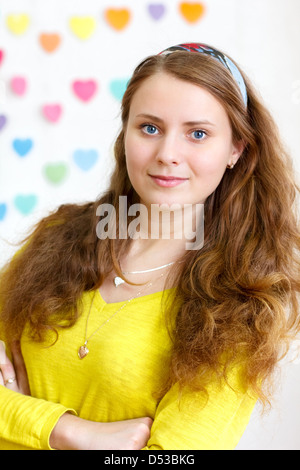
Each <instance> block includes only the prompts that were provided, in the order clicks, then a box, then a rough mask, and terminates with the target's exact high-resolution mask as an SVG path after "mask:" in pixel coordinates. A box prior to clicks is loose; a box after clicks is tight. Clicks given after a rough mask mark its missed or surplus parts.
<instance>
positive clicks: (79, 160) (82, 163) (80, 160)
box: [73, 150, 99, 171]
mask: <svg viewBox="0 0 300 470" xmlns="http://www.w3.org/2000/svg"><path fill="white" fill-rule="evenodd" d="M98 158H99V154H98V152H97V150H75V152H74V153H73V159H74V162H75V163H76V165H77V166H79V168H80V169H81V170H83V171H88V170H90V169H91V168H92V167H93V166H94V165H95V163H96V161H97V160H98Z"/></svg>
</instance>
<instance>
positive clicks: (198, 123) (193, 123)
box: [136, 113, 215, 127]
mask: <svg viewBox="0 0 300 470" xmlns="http://www.w3.org/2000/svg"><path fill="white" fill-rule="evenodd" d="M136 118H144V119H150V120H151V121H156V122H159V123H162V122H164V121H163V119H161V118H159V117H157V116H154V115H153V114H145V113H141V114H137V115H136ZM183 124H184V125H186V126H203V125H206V126H213V127H215V124H213V123H212V122H210V121H208V120H207V119H201V120H199V121H187V122H184V123H183Z"/></svg>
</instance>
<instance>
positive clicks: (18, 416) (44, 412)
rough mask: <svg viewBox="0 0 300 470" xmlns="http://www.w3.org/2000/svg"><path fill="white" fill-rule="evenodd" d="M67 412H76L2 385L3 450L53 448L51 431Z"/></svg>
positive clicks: (0, 433) (0, 437)
mask: <svg viewBox="0 0 300 470" xmlns="http://www.w3.org/2000/svg"><path fill="white" fill-rule="evenodd" d="M66 412H71V413H74V414H76V413H75V411H74V410H71V409H68V408H66V407H64V406H62V405H60V404H57V403H50V402H47V401H45V400H40V399H37V398H33V397H30V396H26V395H22V394H20V393H17V392H13V391H12V390H9V389H7V388H5V387H3V386H0V450H22V449H23V450H25V449H36V450H51V447H50V445H49V438H50V435H51V432H52V430H53V428H54V426H55V424H56V423H57V421H58V419H59V418H60V417H61V416H62V415H63V414H64V413H66Z"/></svg>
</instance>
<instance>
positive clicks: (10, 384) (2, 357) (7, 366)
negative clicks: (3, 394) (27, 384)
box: [0, 341, 19, 391]
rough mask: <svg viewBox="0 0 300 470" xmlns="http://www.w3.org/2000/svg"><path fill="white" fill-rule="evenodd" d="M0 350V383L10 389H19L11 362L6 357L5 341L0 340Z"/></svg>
mask: <svg viewBox="0 0 300 470" xmlns="http://www.w3.org/2000/svg"><path fill="white" fill-rule="evenodd" d="M0 351H1V353H0V368H1V375H2V380H1V382H2V383H1V385H4V386H5V387H6V388H9V389H11V390H15V391H19V390H18V384H17V380H16V374H15V369H14V366H13V364H12V363H11V361H10V360H9V359H8V357H7V354H6V350H5V343H4V342H3V341H1V342H0Z"/></svg>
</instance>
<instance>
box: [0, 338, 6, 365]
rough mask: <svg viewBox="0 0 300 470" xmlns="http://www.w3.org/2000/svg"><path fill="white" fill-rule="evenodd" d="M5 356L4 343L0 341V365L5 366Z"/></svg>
mask: <svg viewBox="0 0 300 470" xmlns="http://www.w3.org/2000/svg"><path fill="white" fill-rule="evenodd" d="M6 360H7V356H6V347H5V343H4V341H1V340H0V365H1V364H6Z"/></svg>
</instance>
